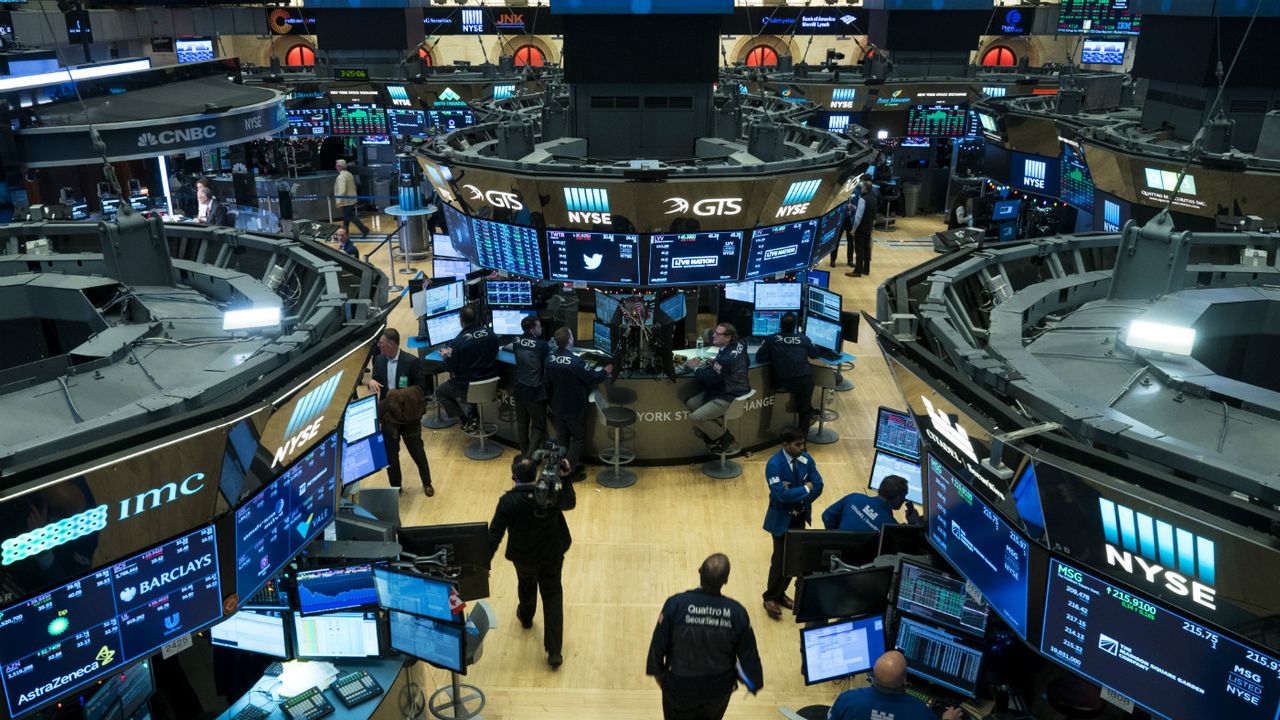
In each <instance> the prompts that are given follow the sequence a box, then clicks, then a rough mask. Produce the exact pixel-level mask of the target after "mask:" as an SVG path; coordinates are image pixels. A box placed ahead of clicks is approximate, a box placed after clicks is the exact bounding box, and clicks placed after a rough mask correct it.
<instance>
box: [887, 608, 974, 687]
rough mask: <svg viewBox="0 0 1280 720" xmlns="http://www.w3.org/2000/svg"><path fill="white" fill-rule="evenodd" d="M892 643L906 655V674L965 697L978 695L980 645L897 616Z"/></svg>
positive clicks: (937, 628) (939, 629)
mask: <svg viewBox="0 0 1280 720" xmlns="http://www.w3.org/2000/svg"><path fill="white" fill-rule="evenodd" d="M894 647H895V648H897V649H898V650H900V651H902V654H903V655H904V656H906V658H907V674H908V675H911V676H913V677H917V678H921V679H923V680H925V681H926V682H930V683H933V684H934V685H938V686H941V687H944V688H946V689H948V690H951V691H953V692H956V693H959V694H961V695H963V696H964V697H967V698H971V699H972V698H976V697H977V696H978V678H979V677H980V673H981V671H982V659H983V653H982V647H981V646H980V645H978V643H976V642H975V641H972V640H965V639H963V638H961V637H960V636H959V635H955V634H952V633H950V632H947V631H946V630H943V629H942V628H940V627H934V626H932V625H926V624H925V623H922V622H920V621H918V620H913V619H911V618H909V617H903V616H899V618H898V636H897V639H896V640H895V641H894Z"/></svg>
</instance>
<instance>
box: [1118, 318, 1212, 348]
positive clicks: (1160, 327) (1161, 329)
mask: <svg viewBox="0 0 1280 720" xmlns="http://www.w3.org/2000/svg"><path fill="white" fill-rule="evenodd" d="M1195 343H1196V331H1195V328H1189V327H1181V326H1178V325H1166V324H1164V323H1154V322H1147V321H1146V320H1134V321H1133V322H1131V323H1129V332H1128V333H1127V334H1126V335H1125V339H1124V344H1125V345H1128V346H1129V347H1131V348H1137V349H1139V350H1154V351H1156V352H1163V353H1169V354H1170V355H1190V354H1191V347H1192V346H1193V345H1195Z"/></svg>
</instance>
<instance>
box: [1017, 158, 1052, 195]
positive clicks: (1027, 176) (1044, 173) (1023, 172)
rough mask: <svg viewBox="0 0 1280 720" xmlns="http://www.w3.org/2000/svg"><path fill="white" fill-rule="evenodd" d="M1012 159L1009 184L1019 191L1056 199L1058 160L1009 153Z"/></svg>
mask: <svg viewBox="0 0 1280 720" xmlns="http://www.w3.org/2000/svg"><path fill="white" fill-rule="evenodd" d="M1010 155H1011V156H1012V157H1013V161H1012V166H1011V167H1010V168H1009V184H1010V185H1012V186H1013V187H1015V188H1017V189H1019V190H1025V191H1026V192H1030V193H1035V194H1037V195H1047V196H1051V197H1057V195H1058V180H1059V177H1058V158H1051V157H1044V156H1043V155H1027V154H1025V153H1020V152H1015V153H1010Z"/></svg>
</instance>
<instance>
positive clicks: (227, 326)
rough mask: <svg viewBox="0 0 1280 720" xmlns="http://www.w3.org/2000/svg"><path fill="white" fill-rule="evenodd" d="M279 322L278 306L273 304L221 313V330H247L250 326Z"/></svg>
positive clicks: (256, 326) (267, 325) (270, 325)
mask: <svg viewBox="0 0 1280 720" xmlns="http://www.w3.org/2000/svg"><path fill="white" fill-rule="evenodd" d="M279 324H280V308H278V307H274V306H272V307H254V308H248V309H246V310H228V311H226V312H225V313H223V314H222V329H223V330H249V329H251V328H264V327H276V326H278V325H279Z"/></svg>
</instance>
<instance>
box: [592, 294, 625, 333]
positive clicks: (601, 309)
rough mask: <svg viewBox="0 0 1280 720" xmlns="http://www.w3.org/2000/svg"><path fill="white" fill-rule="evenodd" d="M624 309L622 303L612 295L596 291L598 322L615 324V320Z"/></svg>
mask: <svg viewBox="0 0 1280 720" xmlns="http://www.w3.org/2000/svg"><path fill="white" fill-rule="evenodd" d="M621 309H622V302H621V301H619V300H618V299H617V298H615V297H614V296H612V295H608V294H606V293H602V292H600V291H599V290H597V291H596V320H597V321H599V322H602V323H604V324H606V325H608V324H611V323H613V318H614V317H615V316H616V315H617V314H618V311H619V310H621Z"/></svg>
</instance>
